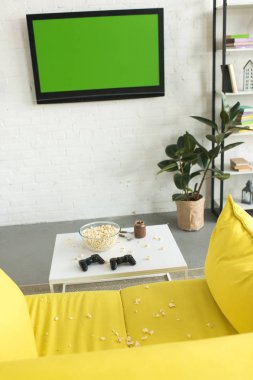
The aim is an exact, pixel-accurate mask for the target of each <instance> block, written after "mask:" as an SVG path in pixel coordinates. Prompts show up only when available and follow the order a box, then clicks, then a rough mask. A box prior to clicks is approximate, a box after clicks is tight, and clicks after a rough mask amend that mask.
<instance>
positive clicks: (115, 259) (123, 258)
mask: <svg viewBox="0 0 253 380" xmlns="http://www.w3.org/2000/svg"><path fill="white" fill-rule="evenodd" d="M123 263H129V264H130V265H135V264H136V261H135V259H134V258H133V256H132V255H125V256H121V257H112V258H111V259H110V264H111V270H115V269H117V266H118V265H119V264H123Z"/></svg>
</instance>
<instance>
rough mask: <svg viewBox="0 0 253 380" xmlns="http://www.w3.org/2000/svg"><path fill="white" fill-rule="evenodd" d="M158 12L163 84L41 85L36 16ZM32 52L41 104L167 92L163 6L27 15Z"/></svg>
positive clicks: (97, 15)
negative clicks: (49, 89) (68, 87)
mask: <svg viewBox="0 0 253 380" xmlns="http://www.w3.org/2000/svg"><path fill="white" fill-rule="evenodd" d="M139 14H140V15H142V14H157V15H158V35H159V83H160V84H159V85H158V86H145V87H127V88H108V89H96V90H78V91H59V92H48V93H45V92H44V93H42V92H41V89H40V81H39V71H38V62H37V57H36V49H35V39H34V31H33V24H32V22H33V20H48V19H59V18H75V17H99V16H120V15H139ZM26 20H27V28H28V36H29V43H30V52H31V58H32V68H33V76H34V83H35V92H36V99H37V103H38V104H46V103H65V102H81V101H95V100H112V99H130V98H144V97H155V96H164V95H165V88H164V29H163V8H148V9H146V8H145V9H125V10H107V11H88V12H64V13H43V14H28V15H26Z"/></svg>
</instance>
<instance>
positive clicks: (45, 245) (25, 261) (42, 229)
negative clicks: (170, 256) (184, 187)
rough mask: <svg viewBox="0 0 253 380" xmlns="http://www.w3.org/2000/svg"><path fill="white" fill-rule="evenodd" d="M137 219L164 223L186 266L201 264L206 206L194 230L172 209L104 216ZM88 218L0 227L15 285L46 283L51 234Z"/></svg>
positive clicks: (124, 222) (209, 220)
mask: <svg viewBox="0 0 253 380" xmlns="http://www.w3.org/2000/svg"><path fill="white" fill-rule="evenodd" d="M137 219H143V220H144V221H145V223H146V224H147V225H152V224H165V223H167V224H168V225H169V227H170V229H171V231H172V233H173V235H174V237H175V239H176V241H177V244H178V246H179V248H180V250H181V252H182V254H183V256H184V258H185V260H186V262H187V264H188V266H189V268H201V267H203V266H204V262H205V257H206V253H207V248H208V243H209V239H210V235H211V232H212V230H213V228H214V225H215V222H216V218H215V217H214V216H213V215H212V214H211V212H210V211H209V210H206V215H205V226H204V228H203V229H201V230H200V231H197V232H185V231H181V230H179V229H178V228H177V224H176V213H158V214H145V215H130V216H122V217H116V218H108V220H112V221H115V222H117V223H119V224H120V226H121V227H128V226H132V225H133V224H134V222H135V221H136V220H137ZM90 221H91V220H78V221H70V222H59V223H41V224H30V225H21V226H8V227H0V267H1V268H2V269H3V270H5V271H6V272H7V273H8V274H9V275H10V276H11V277H12V278H13V280H14V281H16V283H17V284H19V285H31V284H46V283H48V277H49V271H50V265H51V260H52V254H53V249H54V242H55V235H56V234H59V233H68V232H77V231H78V230H79V228H80V226H81V225H83V224H85V223H88V222H90Z"/></svg>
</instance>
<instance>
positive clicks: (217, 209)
mask: <svg viewBox="0 0 253 380" xmlns="http://www.w3.org/2000/svg"><path fill="white" fill-rule="evenodd" d="M243 8H245V9H247V8H252V9H253V2H252V3H247V4H246V3H245V4H231V5H228V4H227V0H223V2H222V5H220V6H218V7H217V2H216V0H213V32H212V38H213V41H212V47H213V54H212V121H213V122H215V119H216V99H215V97H216V95H217V90H216V53H217V52H221V54H222V56H221V66H222V68H223V67H224V66H225V65H226V56H227V53H230V52H238V51H240V52H241V51H244V52H247V51H250V50H251V51H253V49H252V48H249V49H238V50H236V49H231V48H227V47H226V34H227V10H228V9H243ZM217 11H219V12H222V49H221V50H217V43H216V41H217V36H216V32H217ZM224 79H225V78H224V76H222V91H223V92H225V91H224V89H225V80H224ZM252 93H253V92H251V93H250V92H249V93H247V92H242V91H240V92H239V93H231V94H227V96H244V95H245V96H246V95H252ZM221 129H222V132H224V130H225V125H224V124H222V126H221ZM247 134H248V133H247ZM213 135H215V131H213ZM245 135H246V134H245ZM245 135H244V136H245ZM242 136H243V133H242ZM223 146H224V145H223ZM212 147H214V143H212ZM215 167H217V165H216V164H215V162H213V165H212V168H213V169H214V168H215ZM220 169H221V170H222V171H225V165H224V152H222V153H221V155H220ZM240 174H244V173H240ZM217 181H218V180H215V179H214V178H212V180H211V211H212V213H213V214H214V215H216V216H217V217H218V216H219V214H220V213H221V211H222V209H223V205H224V202H225V200H224V183H223V181H219V185H220V191H219V198H220V199H219V200H217V199H215V186H216V183H217ZM244 208H245V210H247V206H246V207H245V205H244ZM248 209H249V210H250V209H253V206H252V207H250V206H249V207H248Z"/></svg>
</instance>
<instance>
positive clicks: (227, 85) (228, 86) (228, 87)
mask: <svg viewBox="0 0 253 380" xmlns="http://www.w3.org/2000/svg"><path fill="white" fill-rule="evenodd" d="M221 71H222V76H223V91H224V92H233V90H232V83H231V79H230V74H229V70H228V65H224V66H223V65H221Z"/></svg>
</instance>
